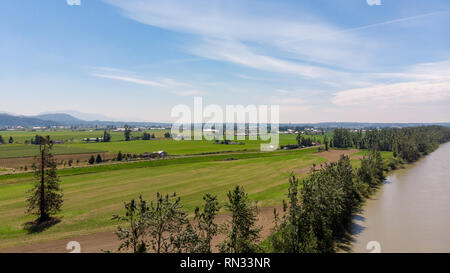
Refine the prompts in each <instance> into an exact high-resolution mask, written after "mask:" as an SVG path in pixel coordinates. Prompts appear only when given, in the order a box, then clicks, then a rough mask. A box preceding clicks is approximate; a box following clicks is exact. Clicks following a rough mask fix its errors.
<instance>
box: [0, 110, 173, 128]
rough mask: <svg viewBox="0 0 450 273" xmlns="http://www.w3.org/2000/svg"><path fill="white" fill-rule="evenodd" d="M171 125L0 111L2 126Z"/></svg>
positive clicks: (59, 114)
mask: <svg viewBox="0 0 450 273" xmlns="http://www.w3.org/2000/svg"><path fill="white" fill-rule="evenodd" d="M125 124H128V125H129V126H132V127H133V126H134V127H138V126H170V123H160V122H125V121H101V120H91V121H87V120H82V119H79V118H76V117H74V116H72V115H69V114H67V113H47V114H39V115H36V116H16V115H13V114H9V113H0V127H17V126H22V127H27V128H29V127H35V126H39V127H48V126H89V127H94V126H117V127H123V126H124V125H125Z"/></svg>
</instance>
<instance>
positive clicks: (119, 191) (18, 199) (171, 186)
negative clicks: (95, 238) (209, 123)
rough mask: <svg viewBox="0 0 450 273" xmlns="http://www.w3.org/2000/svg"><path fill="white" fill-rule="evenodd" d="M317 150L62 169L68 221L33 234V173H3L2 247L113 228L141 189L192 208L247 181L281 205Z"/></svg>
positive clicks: (264, 199)
mask: <svg viewBox="0 0 450 273" xmlns="http://www.w3.org/2000/svg"><path fill="white" fill-rule="evenodd" d="M315 151H316V148H310V149H305V150H295V151H283V152H281V151H279V152H274V153H261V155H264V156H261V157H254V158H252V157H251V154H243V155H242V156H241V157H239V156H237V155H236V156H233V157H234V159H236V160H226V159H227V158H225V157H224V158H222V160H220V159H221V158H218V156H217V155H214V156H210V157H211V158H214V159H215V160H205V158H208V156H203V157H192V158H184V159H182V160H184V162H181V163H183V164H180V162H175V163H169V164H167V165H160V166H157V165H156V166H153V167H147V168H146V167H145V166H139V165H137V166H133V163H130V164H120V166H126V167H125V168H122V169H120V168H119V169H116V170H114V169H113V168H114V167H113V166H108V165H104V166H99V169H94V170H93V171H92V169H93V168H95V167H92V168H91V171H88V170H89V168H79V169H73V170H62V171H60V172H61V179H62V188H63V190H64V200H65V201H64V205H63V208H62V212H61V213H60V214H58V215H57V216H58V217H60V218H61V219H62V221H61V223H59V224H57V225H55V226H54V227H52V228H50V229H49V230H46V231H43V232H41V233H39V234H27V232H26V231H25V230H24V229H23V224H24V223H26V222H27V221H30V220H32V219H33V218H34V217H32V216H27V215H26V214H25V199H26V196H27V191H28V190H29V189H30V188H31V186H32V176H30V175H22V176H20V175H18V176H17V175H16V176H14V175H12V176H9V177H3V178H2V179H0V192H1V193H2V194H1V195H0V248H3V247H8V246H13V245H18V244H27V243H31V242H37V241H43V240H50V239H56V238H63V237H68V236H74V235H81V234H86V233H94V232H98V231H103V230H110V229H113V228H114V225H115V224H116V223H114V222H112V221H110V217H111V215H113V214H115V213H120V212H122V210H123V202H125V201H129V200H130V199H131V198H136V197H137V196H138V195H139V194H142V195H143V196H144V198H146V199H153V198H154V197H155V194H156V192H158V191H159V192H162V193H172V192H177V194H179V196H181V198H182V201H183V204H184V205H185V208H186V210H187V211H189V212H191V213H192V212H193V210H194V208H195V206H197V205H200V204H201V200H202V196H203V194H205V193H212V194H217V195H218V196H219V200H220V201H221V202H222V203H223V202H224V201H225V196H226V193H227V191H228V190H230V189H232V188H233V186H235V185H242V186H244V187H245V190H246V191H247V192H248V193H249V196H250V198H252V199H253V200H258V201H259V204H260V206H271V205H280V204H281V200H282V199H283V198H284V197H285V194H286V189H287V185H288V180H287V178H288V176H289V174H290V173H291V171H293V170H296V169H302V168H305V167H308V166H311V165H312V164H313V163H316V164H320V163H323V162H325V159H324V158H322V157H319V156H317V155H314V153H315ZM219 156H224V155H219ZM198 158H203V159H201V160H200V161H199V159H198ZM178 160H180V159H178ZM189 160H190V162H189ZM202 160H203V161H202ZM160 161H169V160H160ZM155 162H156V161H155ZM136 164H143V163H140V162H138V163H136ZM102 167H103V169H102ZM64 171H65V173H64ZM83 171H84V172H83ZM71 172H72V173H71ZM303 175H306V174H303Z"/></svg>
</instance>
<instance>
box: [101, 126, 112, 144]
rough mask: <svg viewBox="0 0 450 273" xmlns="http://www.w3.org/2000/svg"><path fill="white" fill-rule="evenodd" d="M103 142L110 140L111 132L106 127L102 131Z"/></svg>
mask: <svg viewBox="0 0 450 273" xmlns="http://www.w3.org/2000/svg"><path fill="white" fill-rule="evenodd" d="M103 142H111V134H110V133H109V131H107V130H106V129H105V130H104V131H103Z"/></svg>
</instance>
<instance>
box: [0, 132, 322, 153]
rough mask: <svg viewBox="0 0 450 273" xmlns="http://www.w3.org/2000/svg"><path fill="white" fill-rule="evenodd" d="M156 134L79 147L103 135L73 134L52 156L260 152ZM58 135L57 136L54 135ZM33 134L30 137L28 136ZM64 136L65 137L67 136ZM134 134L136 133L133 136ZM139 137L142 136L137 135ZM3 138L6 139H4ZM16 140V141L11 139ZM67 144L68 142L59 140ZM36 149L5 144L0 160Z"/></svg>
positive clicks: (284, 139) (254, 146)
mask: <svg viewBox="0 0 450 273" xmlns="http://www.w3.org/2000/svg"><path fill="white" fill-rule="evenodd" d="M153 131H157V132H156V133H155V136H156V137H162V138H158V139H155V140H133V141H121V139H122V138H123V133H114V135H115V138H116V140H115V141H114V137H113V141H111V142H91V143H82V141H81V140H82V139H83V138H84V137H94V136H95V137H99V136H101V135H98V134H99V133H102V132H96V133H97V134H96V135H91V136H87V135H85V134H81V133H82V132H78V134H75V136H74V138H76V139H77V141H74V142H73V143H72V142H68V143H66V144H57V145H54V154H56V155H63V154H88V153H99V152H110V153H118V152H119V151H120V152H122V153H136V154H139V153H145V152H154V151H159V150H163V151H166V152H167V153H168V154H169V155H186V154H201V153H211V152H225V151H243V150H247V151H257V150H258V151H259V149H260V143H262V141H260V140H242V141H238V142H243V143H245V144H244V145H225V144H214V143H213V141H207V140H203V141H189V140H180V141H177V140H173V139H165V138H163V134H164V133H165V132H166V131H167V130H165V131H164V130H151V131H149V132H152V133H153ZM70 132H71V131H63V132H47V131H45V132H42V134H43V135H46V134H47V133H54V134H53V135H52V134H50V136H51V137H52V138H53V139H58V137H61V136H66V137H67V136H69V134H70ZM13 133H17V134H19V133H21V134H20V135H19V136H20V138H22V139H23V140H25V139H27V140H28V139H31V138H32V137H34V136H35V134H36V133H37V132H13ZM56 133H58V134H59V135H58V134H56ZM31 134H33V135H31ZM66 134H67V135H66ZM136 134H137V133H136ZM140 134H142V133H140ZM5 136H6V137H5ZM7 137H8V136H7V135H4V136H3V138H4V139H6V140H7V139H8V138H7ZM13 138H14V139H15V140H16V138H15V137H13ZM316 138H317V139H322V136H316ZM59 139H65V140H68V139H69V138H59ZM295 143H296V135H280V145H286V144H295ZM38 149H39V147H38V146H36V145H30V144H28V145H25V144H4V145H0V158H19V157H31V156H35V155H36V154H37V151H38Z"/></svg>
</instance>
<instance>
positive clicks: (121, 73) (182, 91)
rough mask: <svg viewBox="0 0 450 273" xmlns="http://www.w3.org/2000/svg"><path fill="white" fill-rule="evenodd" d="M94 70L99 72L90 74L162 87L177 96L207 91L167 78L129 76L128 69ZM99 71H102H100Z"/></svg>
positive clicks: (204, 93)
mask: <svg viewBox="0 0 450 273" xmlns="http://www.w3.org/2000/svg"><path fill="white" fill-rule="evenodd" d="M96 70H98V71H100V72H92V73H91V76H94V77H98V78H104V79H111V80H118V81H124V82H129V83H133V84H139V85H145V86H151V87H155V88H162V89H164V90H167V91H168V92H170V93H172V94H176V95H178V96H183V97H186V96H200V95H206V94H207V93H208V92H206V91H204V90H200V89H192V84H190V83H185V82H179V81H176V80H173V79H169V78H162V79H159V80H145V79H142V78H138V77H135V76H129V75H130V74H132V72H130V71H126V70H122V69H117V68H111V67H96ZM101 71H104V73H102V72H101ZM106 72H114V74H106Z"/></svg>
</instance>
